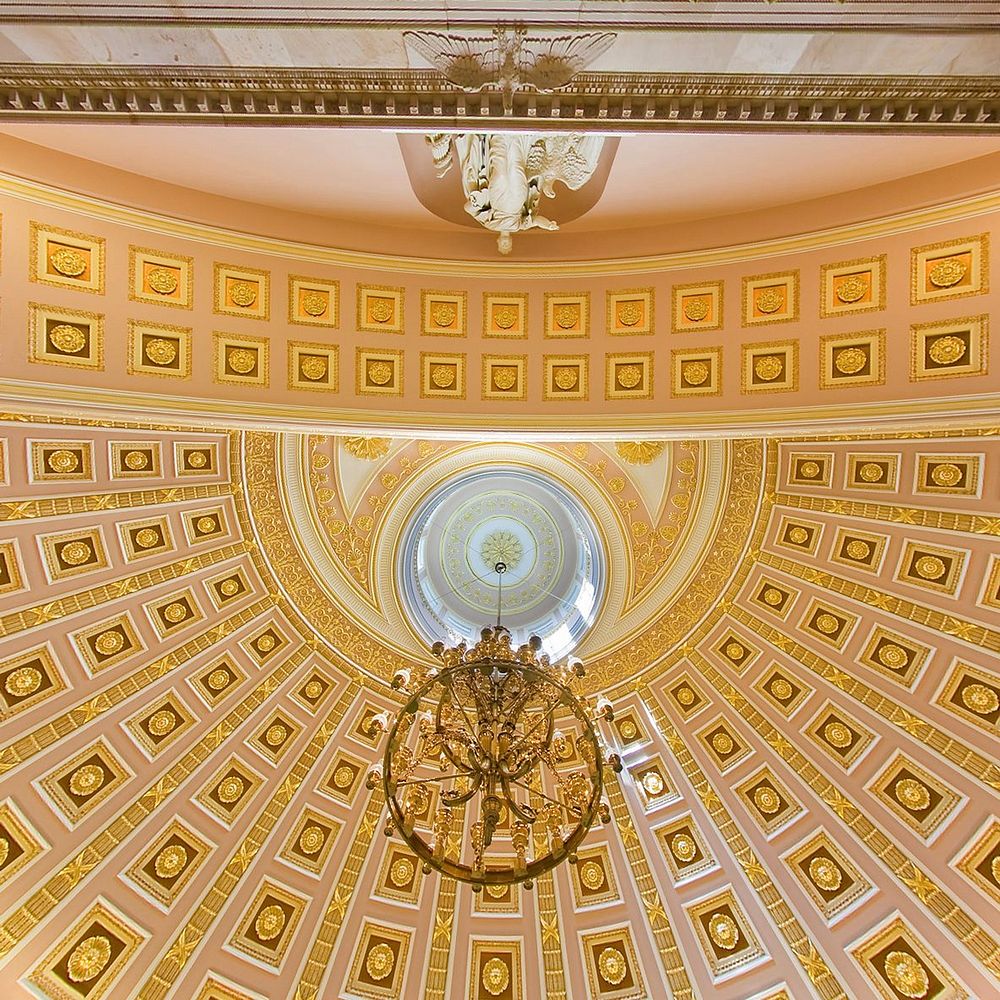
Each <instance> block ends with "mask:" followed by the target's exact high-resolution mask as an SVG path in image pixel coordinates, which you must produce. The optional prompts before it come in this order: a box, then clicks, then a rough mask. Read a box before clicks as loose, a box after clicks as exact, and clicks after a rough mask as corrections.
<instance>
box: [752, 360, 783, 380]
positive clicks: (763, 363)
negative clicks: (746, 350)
mask: <svg viewBox="0 0 1000 1000" xmlns="http://www.w3.org/2000/svg"><path fill="white" fill-rule="evenodd" d="M784 370H785V361H784V358H781V357H778V356H777V355H776V354H765V355H762V356H761V357H759V358H754V362H753V372H754V375H756V376H757V378H759V379H760V380H761V381H762V382H773V381H774V380H775V379H776V378H778V376H780V375H781V373H782V372H783V371H784Z"/></svg>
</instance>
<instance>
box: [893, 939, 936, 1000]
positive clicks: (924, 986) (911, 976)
mask: <svg viewBox="0 0 1000 1000" xmlns="http://www.w3.org/2000/svg"><path fill="white" fill-rule="evenodd" d="M883 968H884V969H885V975H886V978H887V979H888V980H889V983H890V985H891V986H892V988H893V989H894V990H896V992H897V993H900V994H902V995H903V996H904V997H911V998H912V1000H920V998H921V997H925V996H927V994H928V992H929V991H930V988H931V981H930V978H929V977H928V975H927V970H926V969H925V968H924V967H923V965H922V964H921V963H920V962H919V961H918V960H917V959H916V958H914V957H913V955H911V954H910V953H909V952H905V951H890V952H889V954H888V955H886V956H885V963H884V965H883Z"/></svg>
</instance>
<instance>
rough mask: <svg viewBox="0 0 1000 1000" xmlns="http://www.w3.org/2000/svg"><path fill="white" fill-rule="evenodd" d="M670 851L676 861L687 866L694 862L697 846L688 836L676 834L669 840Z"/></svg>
mask: <svg viewBox="0 0 1000 1000" xmlns="http://www.w3.org/2000/svg"><path fill="white" fill-rule="evenodd" d="M670 851H671V853H672V854H673V856H674V857H675V858H677V860H678V861H680V862H681V863H682V864H687V863H688V862H690V861H693V860H694V856H695V855H696V854H697V853H698V845H697V844H695V842H694V838H693V837H691V836H690V835H689V834H687V833H677V834H674V836H673V837H672V838H671V840H670Z"/></svg>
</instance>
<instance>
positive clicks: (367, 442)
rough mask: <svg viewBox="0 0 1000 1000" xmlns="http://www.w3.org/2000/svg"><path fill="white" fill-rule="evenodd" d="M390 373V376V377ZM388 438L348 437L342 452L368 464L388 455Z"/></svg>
mask: <svg viewBox="0 0 1000 1000" xmlns="http://www.w3.org/2000/svg"><path fill="white" fill-rule="evenodd" d="M391 374H392V373H391V371H390V375H391ZM390 444H391V442H390V440H389V438H384V437H349V438H344V450H345V451H346V452H347V453H348V454H349V455H353V456H354V457H355V458H361V459H365V460H367V461H369V462H373V461H375V459H377V458H382V456H383V455H388V454H389V445H390Z"/></svg>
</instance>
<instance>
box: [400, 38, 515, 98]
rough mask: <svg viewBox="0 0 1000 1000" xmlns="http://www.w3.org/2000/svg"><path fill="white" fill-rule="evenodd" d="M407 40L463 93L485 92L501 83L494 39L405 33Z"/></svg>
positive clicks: (497, 52) (497, 51)
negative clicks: (486, 89)
mask: <svg viewBox="0 0 1000 1000" xmlns="http://www.w3.org/2000/svg"><path fill="white" fill-rule="evenodd" d="M403 38H404V39H405V40H406V42H407V43H408V44H409V45H412V46H413V48H414V49H415V50H416V51H417V52H419V53H420V55H422V56H423V57H424V58H425V59H426V60H427V61H428V62H429V63H431V64H432V65H433V66H434V68H435V69H437V70H438V71H439V72H440V73H442V74H443V75H444V76H445V77H447V79H448V81H449V82H450V83H453V84H454V85H455V86H456V87H459V88H460V89H461V90H467V91H473V92H474V91H477V90H482V89H483V87H485V86H486V85H487V84H490V83H495V82H496V80H497V71H498V68H499V50H498V49H497V40H496V38H495V37H494V36H490V37H488V38H487V37H484V36H479V37H471V38H470V37H464V38H463V37H461V36H459V35H446V34H444V33H442V32H438V31H404V32H403Z"/></svg>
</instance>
